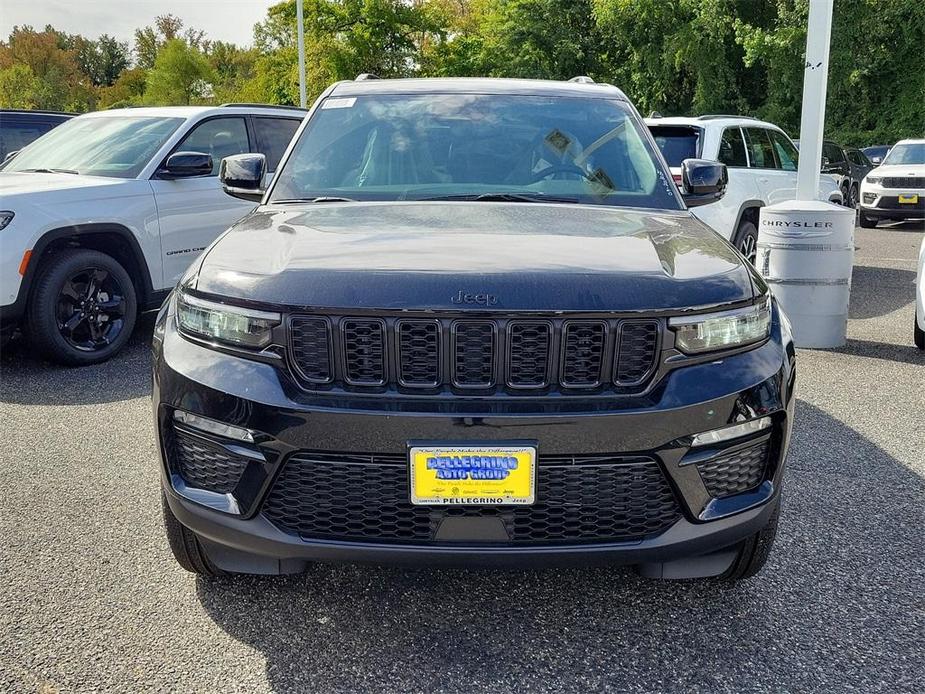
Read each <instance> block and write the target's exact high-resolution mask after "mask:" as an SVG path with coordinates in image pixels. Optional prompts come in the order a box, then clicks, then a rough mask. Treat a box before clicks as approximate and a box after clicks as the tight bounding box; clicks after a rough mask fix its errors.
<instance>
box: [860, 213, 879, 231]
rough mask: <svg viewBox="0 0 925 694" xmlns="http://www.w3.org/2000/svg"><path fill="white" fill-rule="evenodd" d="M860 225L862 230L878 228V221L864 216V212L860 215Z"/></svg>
mask: <svg viewBox="0 0 925 694" xmlns="http://www.w3.org/2000/svg"><path fill="white" fill-rule="evenodd" d="M858 223H859V224H860V225H861V228H862V229H873V228H875V227H876V226H877V220H876V219H875V218H873V217H868V216H867V215H866V214H864V210H861V212H860V213H859V214H858Z"/></svg>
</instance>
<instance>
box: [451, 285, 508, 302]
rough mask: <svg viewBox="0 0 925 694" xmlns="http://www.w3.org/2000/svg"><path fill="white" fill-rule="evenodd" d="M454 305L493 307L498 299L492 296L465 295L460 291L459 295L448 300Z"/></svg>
mask: <svg viewBox="0 0 925 694" xmlns="http://www.w3.org/2000/svg"><path fill="white" fill-rule="evenodd" d="M450 301H452V302H453V303H454V304H482V306H494V305H495V304H497V303H498V297H497V296H495V295H494V294H488V293H487V292H486V293H483V294H466V293H465V292H463V290H462V289H460V290H459V293H458V294H457V295H456V296H454V297H452V298H451V299H450Z"/></svg>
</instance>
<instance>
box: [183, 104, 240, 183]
mask: <svg viewBox="0 0 925 694" xmlns="http://www.w3.org/2000/svg"><path fill="white" fill-rule="evenodd" d="M174 151H175V152H202V153H204V154H211V155H212V174H211V175H212V176H217V175H218V165H219V164H220V163H221V161H222V159H224V158H225V157H230V156H231V155H233V154H245V153H247V152H249V151H250V143H249V142H248V140H247V126H246V125H245V124H244V119H243V118H237V117H226V118H212V119H210V120H207V121H204V122H202V123H200V124H199V125H197V126H196V127H195V128H193V130H192V131H191V132H190V133H189V135H187V136H186V137H185V138H183V141H182V142H180V144H179V145H177V146H176V147H175V148H174Z"/></svg>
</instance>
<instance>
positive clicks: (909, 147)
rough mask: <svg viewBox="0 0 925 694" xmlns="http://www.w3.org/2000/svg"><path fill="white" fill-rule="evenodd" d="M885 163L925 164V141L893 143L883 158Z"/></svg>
mask: <svg viewBox="0 0 925 694" xmlns="http://www.w3.org/2000/svg"><path fill="white" fill-rule="evenodd" d="M883 163H884V164H894V165H895V164H925V142H904V143H901V144H898V145H893V149H891V150H890V152H889V154H887V155H886V156H885V157H884V158H883Z"/></svg>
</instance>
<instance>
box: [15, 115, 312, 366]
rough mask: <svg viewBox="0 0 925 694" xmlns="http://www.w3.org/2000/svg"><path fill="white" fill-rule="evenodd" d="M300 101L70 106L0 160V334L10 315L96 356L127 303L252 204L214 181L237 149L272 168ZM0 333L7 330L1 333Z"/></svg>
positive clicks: (37, 335)
mask: <svg viewBox="0 0 925 694" xmlns="http://www.w3.org/2000/svg"><path fill="white" fill-rule="evenodd" d="M304 113H305V112H304V111H302V110H301V109H293V108H287V107H265V106H261V105H257V104H228V105H226V106H216V107H166V108H133V109H119V110H112V111H100V112H98V113H89V114H87V115H84V116H80V117H78V118H74V119H72V120H70V121H68V122H67V123H64V124H63V125H61V126H59V127H57V128H55V129H54V130H52V131H51V132H49V133H48V134H46V135H44V136H43V137H41V138H39V139H38V140H36V141H35V142H33V143H31V144H30V145H28V146H27V147H25V148H24V149H23V150H21V151H20V152H18V153H16V154H15V155H14V156H12V157H11V158H10V157H8V158H7V160H6V161H5V162H4V163H3V165H2V167H0V168H2V170H0V208H2V209H0V336H2V337H3V338H7V337H9V335H10V334H12V332H13V330H14V329H15V328H16V327H17V326H21V327H22V329H23V332H24V333H25V335H26V336H27V337H28V338H29V339H30V340H31V341H32V343H33V345H34V346H35V347H36V348H38V349H39V350H40V351H42V352H43V353H44V354H45V355H46V356H48V357H49V358H51V359H53V360H55V361H58V362H61V363H66V364H77V365H79V364H91V363H95V362H99V361H103V360H104V359H108V358H109V357H111V356H112V355H113V354H115V353H116V352H117V351H118V350H119V349H121V348H122V346H123V345H124V344H125V342H126V340H128V338H129V335H130V333H131V330H132V326H133V325H134V323H135V318H136V316H137V314H138V312H139V311H143V310H146V309H152V308H157V307H158V306H159V305H160V303H161V301H162V300H163V298H164V297H165V296H166V295H167V293H168V291H169V290H170V289H171V288H172V287H173V286H174V284H176V282H177V280H178V279H179V278H180V276H181V275H182V274H183V272H184V271H185V270H186V268H187V266H188V265H189V264H190V263H191V262H192V261H193V259H195V258H196V257H197V256H198V255H199V253H200V252H201V251H202V250H203V249H204V248H205V247H206V246H207V245H208V244H209V243H211V242H212V241H213V240H214V239H215V238H216V237H217V236H218V235H219V234H220V233H221V232H223V231H225V230H226V229H227V228H228V227H229V226H231V225H232V224H233V223H234V222H236V221H237V220H238V219H240V218H241V217H243V216H244V215H246V214H247V213H248V212H250V211H251V210H253V209H254V207H255V206H256V204H257V201H254V202H251V201H245V200H236V199H234V198H231V197H229V196H228V195H226V194H225V193H224V192H223V191H222V186H221V184H220V182H219V180H218V168H219V163H220V162H221V160H222V159H223V158H224V157H227V156H230V155H233V154H242V153H246V152H260V153H262V154H264V155H265V156H266V159H267V165H268V170H269V171H271V172H272V171H273V169H275V167H276V164H277V162H279V160H280V158H281V157H282V155H283V152H284V151H285V150H286V147H287V146H288V145H289V141H290V140H291V139H292V135H293V134H294V133H295V131H296V129H297V128H298V127H299V124H300V123H301V122H302V118H303V117H304ZM4 341H5V340H4Z"/></svg>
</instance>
